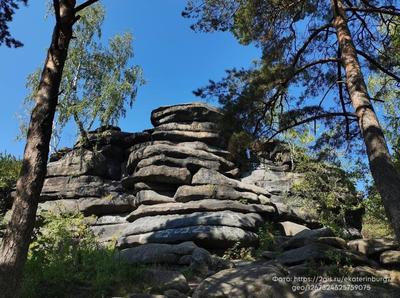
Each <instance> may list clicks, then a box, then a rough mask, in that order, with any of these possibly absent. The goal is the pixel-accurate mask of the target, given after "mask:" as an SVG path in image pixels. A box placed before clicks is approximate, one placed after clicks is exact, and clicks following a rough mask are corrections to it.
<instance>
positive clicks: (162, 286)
mask: <svg viewBox="0 0 400 298" xmlns="http://www.w3.org/2000/svg"><path fill="white" fill-rule="evenodd" d="M143 279H144V280H145V281H146V285H148V286H150V287H151V290H152V291H160V292H163V291H166V290H176V291H179V292H181V293H187V292H189V291H190V287H189V285H188V283H187V281H186V278H185V277H184V276H183V274H182V273H180V272H177V271H171V270H160V269H146V270H145V271H144V272H143Z"/></svg>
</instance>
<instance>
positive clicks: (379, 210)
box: [362, 187, 394, 238]
mask: <svg viewBox="0 0 400 298" xmlns="http://www.w3.org/2000/svg"><path fill="white" fill-rule="evenodd" d="M363 205H364V207H365V215H364V218H363V229H362V234H363V236H364V237H366V238H382V237H383V238H394V233H393V230H392V228H391V226H390V223H389V220H388V218H387V217H386V212H385V208H384V207H383V203H382V199H381V196H380V195H379V193H378V192H377V191H376V189H375V188H374V187H370V188H369V193H368V195H367V198H366V199H365V200H364V201H363Z"/></svg>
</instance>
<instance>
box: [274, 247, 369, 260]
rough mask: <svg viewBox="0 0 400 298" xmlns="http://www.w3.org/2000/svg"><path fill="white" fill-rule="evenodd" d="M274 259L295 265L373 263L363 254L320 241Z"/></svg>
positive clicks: (289, 251)
mask: <svg viewBox="0 0 400 298" xmlns="http://www.w3.org/2000/svg"><path fill="white" fill-rule="evenodd" d="M336 256H337V257H336ZM276 260H277V261H278V262H279V263H281V264H284V265H295V264H299V263H303V262H308V261H326V262H337V261H340V260H345V261H346V262H348V261H350V262H352V263H353V264H362V265H364V264H375V263H374V262H372V261H370V260H368V259H367V258H366V257H365V256H363V255H359V254H357V253H354V252H352V251H347V250H343V249H337V248H334V247H332V246H329V245H326V244H321V243H312V244H307V245H305V246H302V247H300V248H295V249H291V250H288V251H285V252H283V253H282V254H281V255H279V256H278V257H277V258H276Z"/></svg>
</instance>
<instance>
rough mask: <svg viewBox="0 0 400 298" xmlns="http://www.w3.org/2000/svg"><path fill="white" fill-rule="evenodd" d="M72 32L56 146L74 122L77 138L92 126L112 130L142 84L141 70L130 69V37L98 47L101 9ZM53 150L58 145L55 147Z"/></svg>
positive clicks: (84, 16)
mask: <svg viewBox="0 0 400 298" xmlns="http://www.w3.org/2000/svg"><path fill="white" fill-rule="evenodd" d="M80 14H81V18H80V19H79V21H78V22H77V24H76V25H75V27H74V29H75V30H74V37H75V38H74V39H73V40H72V42H71V45H70V49H69V52H68V59H67V61H66V65H65V68H64V73H63V78H62V82H61V86H60V90H61V93H60V95H59V103H58V107H57V118H56V123H55V129H54V130H55V136H56V138H55V140H59V138H60V134H61V132H62V129H63V128H64V127H65V126H66V124H67V123H68V122H69V121H70V120H73V121H75V123H76V125H77V128H78V129H79V131H80V133H81V135H83V134H84V133H85V132H86V131H88V130H90V129H91V128H92V126H93V125H94V124H99V125H116V124H117V123H118V120H119V119H120V118H121V117H124V116H125V114H126V108H127V106H129V107H132V104H133V102H134V100H135V97H136V94H137V88H138V86H139V85H141V84H143V83H144V81H143V79H142V69H141V68H140V67H139V66H137V65H132V64H131V59H132V58H133V56H134V54H133V48H132V41H133V38H132V35H131V34H130V33H123V34H118V35H115V36H113V37H112V38H110V40H109V42H108V44H107V45H106V46H104V45H102V43H101V26H102V24H103V21H104V16H105V10H104V8H103V6H101V5H100V4H96V5H93V6H91V7H89V8H87V9H85V10H83V12H82V13H80ZM39 75H40V70H37V71H36V72H34V73H33V74H31V75H29V76H28V79H27V87H28V88H29V89H30V90H31V93H30V94H29V96H28V97H27V100H26V104H27V105H30V104H32V101H33V100H34V97H35V93H36V90H37V89H36V88H37V86H38V82H39ZM55 145H56V144H55Z"/></svg>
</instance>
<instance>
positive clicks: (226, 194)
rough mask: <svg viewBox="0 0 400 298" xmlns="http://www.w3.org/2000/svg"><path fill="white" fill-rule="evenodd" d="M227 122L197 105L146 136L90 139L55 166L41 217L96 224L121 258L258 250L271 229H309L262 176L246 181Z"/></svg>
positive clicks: (165, 117)
mask: <svg viewBox="0 0 400 298" xmlns="http://www.w3.org/2000/svg"><path fill="white" fill-rule="evenodd" d="M222 116H223V115H222V113H221V112H220V111H219V110H218V109H216V108H214V107H211V106H209V105H207V104H204V103H189V104H181V105H175V106H167V107H160V108H158V109H156V110H154V111H153V112H152V113H151V122H152V124H153V125H154V128H153V129H149V130H146V131H143V132H140V133H127V132H122V131H121V130H120V129H119V128H117V127H101V128H99V129H97V130H95V131H92V132H90V133H89V135H88V137H89V141H90V144H86V145H85V146H83V145H82V144H81V143H80V142H78V143H77V144H76V145H75V147H74V148H73V149H64V150H63V151H62V152H61V153H58V154H55V155H53V156H52V157H51V159H50V160H51V162H50V163H49V164H48V173H47V178H46V181H45V184H44V187H43V191H42V196H41V200H42V201H43V203H41V204H40V207H39V208H40V210H51V211H53V212H77V211H79V212H83V214H84V215H85V216H95V217H94V218H95V219H91V221H90V222H91V224H92V227H93V231H94V232H95V233H96V234H97V236H98V238H99V240H100V241H101V242H105V243H106V242H108V241H116V243H117V245H118V247H120V248H129V247H135V246H139V245H143V244H149V243H159V244H177V243H183V242H186V241H193V242H195V243H196V244H197V245H199V246H202V247H207V248H212V249H225V248H228V247H231V246H233V245H234V244H235V243H238V242H240V243H243V245H245V246H255V245H257V243H258V241H259V239H258V237H259V236H258V235H257V231H258V229H259V227H260V226H261V225H262V224H263V223H264V222H266V221H268V222H280V221H285V220H288V219H289V220H291V221H294V222H297V223H301V224H307V220H306V217H304V216H302V215H301V214H297V213H296V212H295V211H293V210H291V209H289V208H286V207H285V206H281V205H279V204H277V205H276V204H274V203H273V202H272V201H271V192H272V193H273V192H274V190H273V189H271V188H270V187H269V186H268V185H263V184H260V183H255V181H254V180H257V179H256V178H257V177H255V176H254V175H257V173H253V174H251V175H249V176H248V178H244V179H242V180H240V179H239V178H238V177H239V176H240V171H239V169H238V167H237V165H236V163H235V161H234V160H232V157H231V155H230V153H229V152H228V151H227V141H226V139H225V136H223V134H222V132H221V131H220V129H219V127H220V126H219V123H220V121H221V118H222ZM264 172H265V170H264ZM254 177H255V178H254ZM256 184H259V186H258V185H256ZM276 187H277V188H278V189H281V188H284V187H286V186H284V185H279V183H277V185H276ZM275 193H276V192H275Z"/></svg>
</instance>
